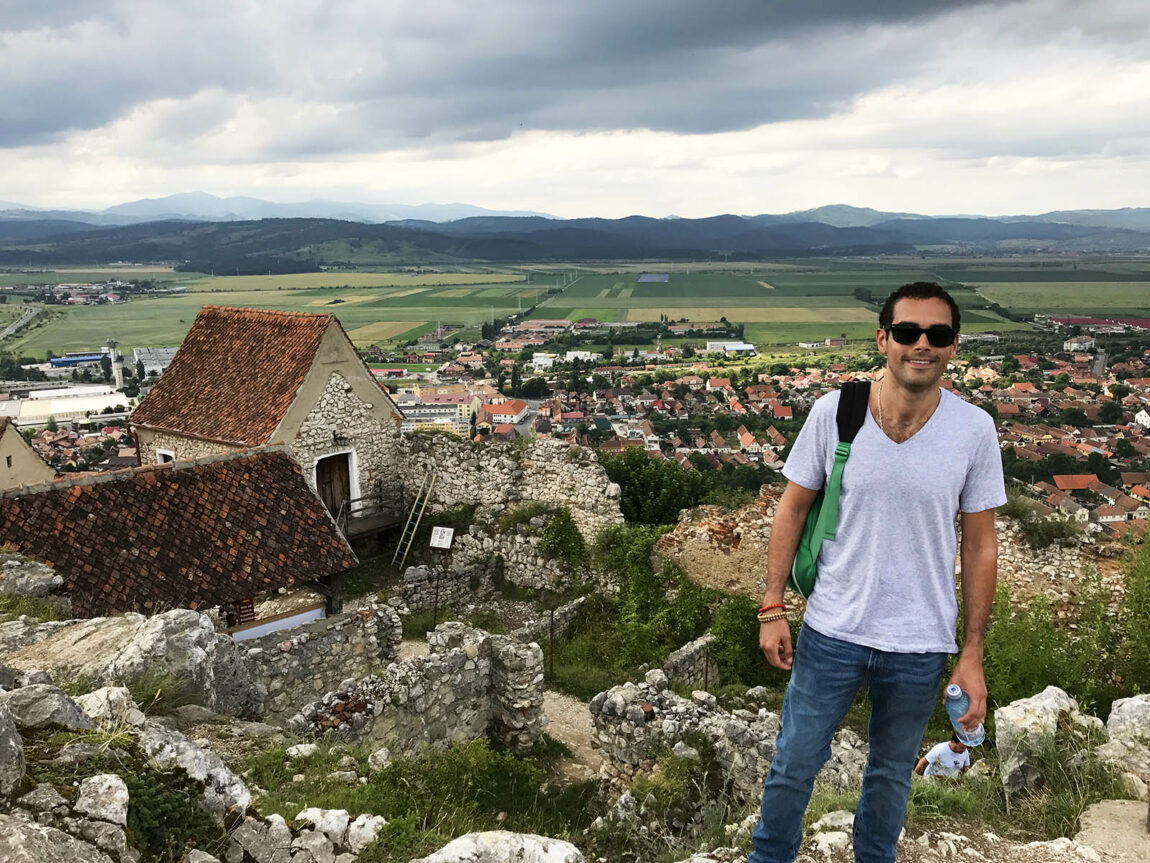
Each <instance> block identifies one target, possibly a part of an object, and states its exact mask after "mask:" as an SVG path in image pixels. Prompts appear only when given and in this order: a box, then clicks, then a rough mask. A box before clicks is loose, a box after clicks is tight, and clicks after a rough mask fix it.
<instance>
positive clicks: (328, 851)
mask: <svg viewBox="0 0 1150 863" xmlns="http://www.w3.org/2000/svg"><path fill="white" fill-rule="evenodd" d="M291 847H292V850H293V851H295V852H296V854H293V855H292V860H293V861H294V860H297V859H298V856H297V855H298V853H299V852H300V851H306V852H308V853H310V854H311V856H312V859H313V860H315V863H335V847H334V846H333V845H332V844H331V840H330V839H328V838H327V837H326V836H325V835H324V834H322V833H320V832H319V831H318V830H304V831H303V832H301V833H300V834H299V835H298V836H297V837H296V838H295V839H293V840H292V843H291ZM304 859H306V858H304Z"/></svg>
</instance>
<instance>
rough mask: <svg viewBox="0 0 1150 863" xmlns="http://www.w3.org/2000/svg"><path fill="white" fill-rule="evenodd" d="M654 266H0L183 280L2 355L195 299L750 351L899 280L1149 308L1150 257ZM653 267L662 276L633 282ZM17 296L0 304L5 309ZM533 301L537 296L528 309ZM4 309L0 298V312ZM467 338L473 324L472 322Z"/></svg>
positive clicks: (999, 299)
mask: <svg viewBox="0 0 1150 863" xmlns="http://www.w3.org/2000/svg"><path fill="white" fill-rule="evenodd" d="M701 266H703V265H700V264H697V263H696V264H686V263H680V264H661V263H651V262H642V263H634V264H630V263H614V262H609V263H603V264H598V265H595V266H586V265H583V264H580V265H579V266H578V267H576V266H575V265H562V264H537V265H527V266H520V267H514V268H512V267H506V268H502V270H501V271H498V272H491V271H484V272H479V271H480V270H484V267H483V266H482V265H481V266H477V267H476V268H475V269H476V270H477V271H476V272H471V273H462V272H446V273H415V274H409V273H397V272H379V273H366V272H358V271H346V272H345V271H338V272H334V271H333V272H324V273H304V274H290V275H281V276H274V275H273V276H238V277H237V276H214V277H213V276H207V275H203V274H194V273H191V274H182V273H173V272H171V271H170V270H165V269H163V268H146V267H118V268H108V269H104V270H99V269H93V268H75V269H70V270H56V271H53V272H45V273H3V274H0V285H5V284H13V283H15V282H20V281H22V282H48V283H55V282H59V281H75V282H82V281H98V280H103V279H107V278H112V277H118V278H133V277H134V278H141V277H148V278H155V279H156V280H157V281H162V282H164V283H166V284H167V285H169V286H182V287H184V288H185V289H186V290H185V291H184V292H182V293H178V294H165V295H152V296H147V297H144V298H140V299H133V300H131V301H130V302H127V303H124V304H118V305H114V306H107V305H104V306H74V307H64V306H52V307H49V308H48V309H47V311H46V314H45V315H43V316H41V319H40V322H38V323H37V324H35V325H33V326H32V327H31V328H30V329H28V330H26V331H25V332H23V333H21V334H20V335H19V336H18V337H16V338H14V339H10V340H7V341H5V342H4V343H3V344H2V345H0V350H8V351H12V352H15V353H19V354H24V355H33V356H43V355H44V354H45V352H46V351H48V350H52V351H55V352H57V353H61V352H63V351H67V350H80V349H90V348H92V347H94V346H96V345H99V344H103V343H105V342H106V341H107V340H108V339H116V340H117V341H118V342H119V343H120V345H121V347H122V349H130V348H132V347H147V346H165V345H168V346H170V345H176V344H179V342H180V341H181V340H182V339H183V336H184V334H185V333H186V332H187V329H188V327H190V326H191V323H192V320H193V319H194V318H195V315H196V313H197V312H198V311H199V309H200V307H201V306H203V305H204V304H218V305H234V306H247V307H253V308H267V309H282V310H285V311H299V312H313V313H314V312H330V313H333V314H335V315H337V316H338V317H339V319H340V321H341V322H342V324H343V326H344V328H345V329H346V330H347V331H348V332H349V333H350V334H351V337H352V339H353V340H354V341H355V342H356V343H358V344H364V345H366V344H370V343H377V344H378V343H384V342H393V343H394V342H401V341H405V340H408V339H411V338H414V337H416V336H418V335H420V334H422V333H424V332H427V331H429V330H431V329H434V328H435V327H436V326H437V324H439V323H443V324H460V325H463V326H465V327H469V328H471V327H477V326H478V325H479V324H480V323H481V322H483V321H486V320H489V319H490V318H491V317H492V316H494V317H508V316H510V315H513V314H517V313H520V312H526V311H527V309H528V308H530V307H532V306H533V305H534V309H533V310H532V311H531V316H532V317H534V318H565V319H570V320H578V319H580V318H595V319H598V320H602V321H643V320H646V321H657V320H659V319H660V317H661V316H662V315H666V316H667V317H668V318H670V319H672V320H678V319H681V318H686V319H688V320H694V321H697V322H711V321H716V320H718V319H719V318H720V317H726V318H727V319H728V320H729V321H731V322H732V323H736V324H738V323H741V324H744V325H745V329H744V338H745V339H746V340H747V341H750V342H753V343H755V344H757V345H760V346H766V345H785V344H791V345H793V344H794V343H795V342H798V341H814V340H820V339H824V338H827V337H829V336H835V337H837V336H840V335H841V334H843V333H846V334H847V337H848V338H860V339H870V338H871V337H872V336H873V333H874V327H875V323H876V318H875V313H876V308H875V306H874V305H873V304H867V303H864V302H862V301H861V300H859V299H857V298H856V297H855V296H854V292H855V291H856V290H857V289H860V288H861V289H864V290H865V291H866V292H868V293H869V295H870V296H871V297H872V298H876V299H881V298H882V297H884V296H885V295H886V294H887V293H889V292H890V291H891V290H893V289H895V288H896V287H898V286H899V285H901V284H904V283H906V282H909V281H918V280H929V281H939V282H941V283H942V284H944V285H945V286H947V287H948V288H950V289H951V290H952V291H953V293H954V296H955V299H956V300H957V301H958V303H959V305H960V307H961V308H962V310H963V329H964V330H965V331H967V332H970V331H977V330H1007V329H1018V328H1026V327H1027V326H1028V325H1026V324H1020V323H1017V322H1013V321H1010V320H1008V319H1006V318H1004V317H1003V316H1002V315H1000V314H998V313H997V312H995V311H994V310H992V309H991V308H989V304H991V303H995V304H997V305H998V306H1000V307H1002V308H1004V309H1007V310H1012V311H1018V312H1023V313H1033V312H1039V311H1041V312H1051V311H1054V312H1063V313H1074V314H1083V315H1089V314H1107V313H1108V314H1121V315H1123V316H1140V317H1141V316H1148V317H1150V259H1145V258H1131V257H1126V258H1114V259H1103V258H1099V257H1096V256H1092V257H1089V258H1081V259H1077V260H1075V259H1072V258H1052V259H1036V258H1032V257H1025V258H1022V257H1020V258H994V259H955V258H933V259H931V258H919V257H897V258H886V259H853V260H852V259H807V260H802V261H787V262H781V263H757V264H747V263H745V262H729V263H726V264H722V263H717V264H710V265H706V266H705V269H703V270H700V267H701ZM644 274H648V276H650V275H655V274H663V275H665V276H666V280H665V281H644V282H640V281H639V277H640V276H641V275H644ZM17 302H18V298H16V297H12V298H10V300H9V306H8V307H7V308H4V309H3V311H0V321H2V320H4V318H5V317H6V316H7V317H13V316H14V315H13V314H12V312H13V309H14V308H19V306H18V305H16V303H17ZM536 303H538V305H535V304H536ZM0 308H2V307H0ZM470 332H471V333H474V330H471V331H470Z"/></svg>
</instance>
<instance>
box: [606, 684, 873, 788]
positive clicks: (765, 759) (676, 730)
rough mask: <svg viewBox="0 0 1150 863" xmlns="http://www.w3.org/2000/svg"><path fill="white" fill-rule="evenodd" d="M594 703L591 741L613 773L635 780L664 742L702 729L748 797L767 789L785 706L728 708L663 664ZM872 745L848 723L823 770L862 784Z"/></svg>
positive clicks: (669, 744) (829, 776)
mask: <svg viewBox="0 0 1150 863" xmlns="http://www.w3.org/2000/svg"><path fill="white" fill-rule="evenodd" d="M589 707H590V711H591V721H592V729H591V745H592V747H594V748H596V749H598V750H599V752H600V754H601V755H602V756H603V763H602V766H601V767H600V773H602V774H603V775H604V776H606V777H607V778H608V779H609V780H613V781H616V782H619V783H621V784H625V785H629V784H630V783H631V781H632V780H633V779H634V778H635V777H636V776H637V775H638V774H640V773H642V772H646V771H648V770H650V769H651V768H653V767H654V765H655V761H656V758H657V756H658V755H659V753H660V751H661V750H663V749H664V748H666V749H673V748H674V746H675V744H676V743H680V742H685V741H684V738H687V737H689V736H690V735H695V734H697V735H701V736H703V737H705V738H706V739H707V740H708V741H710V743H711V744H712V746H713V748H714V753H715V758H716V760H717V762H718V764H719V765H720V768H721V769H722V770H723V772H724V776H725V779H726V782H727V783H728V785H729V787H730V789H731V791H732V793H734V794H735V795H736V796H737V797H740V798H742V799H746V800H753V799H757V798H758V797H759V796H760V795H761V793H762V787H763V779H764V778H765V777H766V775H767V770H768V769H769V768H770V766H771V759H772V758H774V755H775V736H776V735H777V734H778V731H779V725H780V723H779V716H778V714H775V713H771V712H769V711H767V710H766V709H762V708H760V709H759V710H758V711H757V712H755V711H751V710H734V711H731V712H728V711H726V710H723V709H722V708H720V707H719V706H718V704H717V702H716V700H715V697H714V696H713V695H711V694H710V693H708V692H703V691H696V692H694V693H693V694H692V697H691V699H686V698H682V697H680V696H678V695H676V694H675V693H674V692H672V691H671V690H670V688H669V682H668V680H667V675H666V674H664V673H663V672H662V671H661V670H659V669H653V670H651V671H648V672H647V676H646V679H645V680H644V682H643V683H639V684H635V683H625V684H623V685H622V686H616V687H614V688H613V689H609V690H608V691H606V692H600V693H599V694H598V695H596V696H595V697H594V698H593V699H591V703H590V705H589ZM867 751H868V750H867V747H866V745H865V744H864V743H862V741H861V740H860V739H859V737H858V735H856V734H855V733H854V732H853V731H850V730H849V729H844V730H842V731H840V732H839V733H838V734H837V735H836V736H835V739H834V743H833V744H832V746H831V758H830V760H829V761H828V762H827V764H826V766H825V767H824V768H823V770H822V772H821V773H820V776H821V777H822V778H823V779H825V780H827V781H829V782H830V783H831V784H832V785H834V787H836V788H838V789H840V790H848V789H855V788H859V787H861V782H862V771H863V765H864V764H865V762H866V754H867Z"/></svg>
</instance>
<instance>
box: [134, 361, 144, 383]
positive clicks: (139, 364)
mask: <svg viewBox="0 0 1150 863" xmlns="http://www.w3.org/2000/svg"><path fill="white" fill-rule="evenodd" d="M136 377H137V378H138V379H139V380H143V379H144V378H145V377H147V375H146V374H144V361H143V360H136Z"/></svg>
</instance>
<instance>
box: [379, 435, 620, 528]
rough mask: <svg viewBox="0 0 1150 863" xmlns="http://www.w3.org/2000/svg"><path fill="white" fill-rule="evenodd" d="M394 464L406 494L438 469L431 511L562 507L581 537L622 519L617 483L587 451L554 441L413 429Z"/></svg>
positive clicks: (592, 454) (404, 441)
mask: <svg viewBox="0 0 1150 863" xmlns="http://www.w3.org/2000/svg"><path fill="white" fill-rule="evenodd" d="M398 469H399V473H400V476H401V477H402V479H403V484H404V487H405V489H406V490H407V493H408V494H409V495H414V493H415V490H416V489H418V488H419V484H420V482H421V481H422V480H423V476H424V474H425V473H427V472H429V471H431V470H436V471H437V472H438V475H437V479H436V485H435V489H434V491H433V493H432V499H431V509H432V511H435V510H440V509H452V508H455V507H457V506H461V505H463V504H470V503H475V504H479V505H480V507H490V506H492V505H496V504H515V503H522V502H528V501H539V502H541V503H547V504H551V505H553V506H557V507H558V506H566V507H567V508H568V509H569V510H570V511H571V516H572V518H574V520H575V524H576V525H578V527H579V530H580V532H581V533H582V534H583V537H584V539H586V540H587V541H588V542H591V541H593V540H594V539H595V537H596V536H597V535H598V533H599V531H601V530H602V529H603V528H605V527H607V526H609V525H613V524H621V523H622V522H623V514H622V512H621V511H620V510H619V487H618V486H616V485H614V484H613V483H612V482H611V481H610V480H609V479H608V478H607V473H606V471H604V470H603V467H602V465H600V464H599V462H598V460H597V459H596V457H595V454H594V453H593V452H592V451H591V450H589V449H586V448H583V447H572V446H569V445H567V444H565V443H562V442H560V441H555V440H537V441H533V442H532V443H530V444H529V445H527V446H526V447H523V446H520V445H517V444H514V443H486V444H483V445H481V446H476V445H473V444H471V443H470V442H469V441H462V440H459V439H458V438H454V437H449V436H447V435H428V434H413V435H409V436H407V437H405V438H403V439H402V441H401V443H400V457H399V468H398ZM408 503H409V504H410V499H409V501H408Z"/></svg>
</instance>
